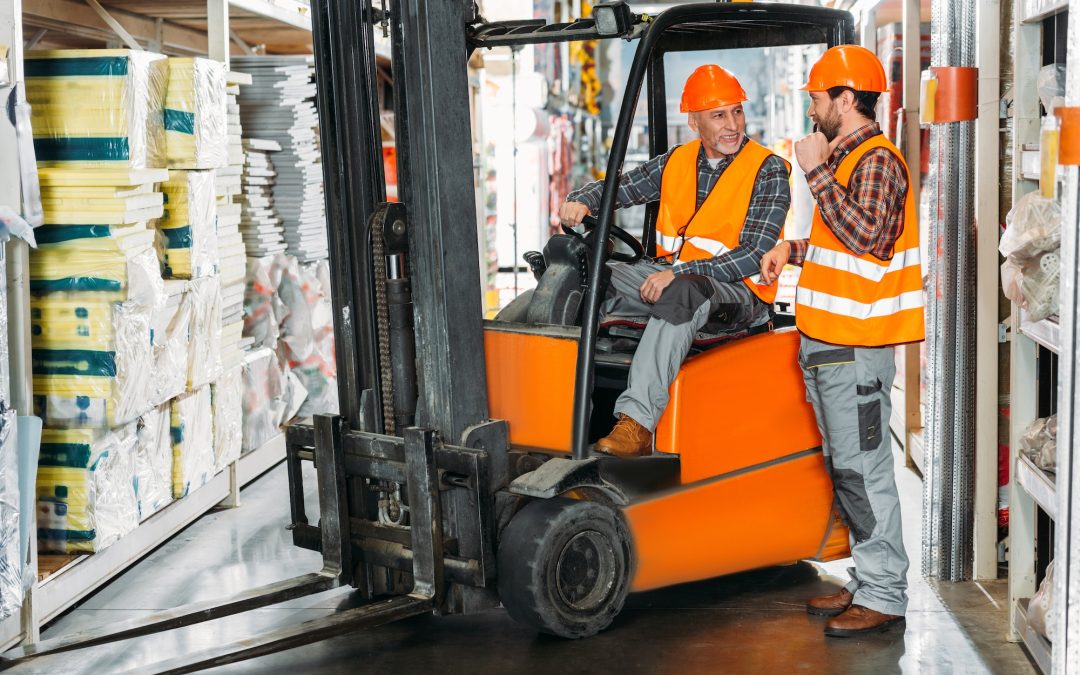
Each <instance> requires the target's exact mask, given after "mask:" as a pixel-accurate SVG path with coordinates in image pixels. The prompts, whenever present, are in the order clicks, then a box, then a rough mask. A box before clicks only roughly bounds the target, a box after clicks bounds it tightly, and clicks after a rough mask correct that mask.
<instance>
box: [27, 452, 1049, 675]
mask: <svg viewBox="0 0 1080 675" xmlns="http://www.w3.org/2000/svg"><path fill="white" fill-rule="evenodd" d="M898 482H899V485H900V491H901V501H902V503H903V509H904V522H905V541H906V543H907V547H908V549H909V551H910V554H911V558H912V565H911V571H910V572H909V575H908V576H909V582H910V585H911V589H910V593H911V603H910V609H909V612H908V618H907V629H906V632H903V633H901V632H900V631H899V630H894V631H892V632H890V633H885V634H879V635H875V636H871V637H867V638H864V639H847V640H842V639H835V638H825V637H824V635H823V633H822V628H823V623H824V620H823V619H820V618H815V617H811V616H809V615H807V613H806V612H805V610H804V604H803V603H804V602H805V600H806V598H808V597H811V596H813V595H817V594H821V593H825V592H832V591H833V590H834V589H836V588H837V587H838V585H839V583H840V580H841V579H846V576H845V574H844V568H845V562H847V561H838V562H836V563H830V564H826V565H814V564H809V563H801V564H799V565H793V566H789V567H781V568H771V569H766V570H759V571H755V572H750V573H746V574H740V575H736V576H731V577H726V578H722V579H716V580H712V581H706V582H700V583H695V584H689V585H685V586H680V587H676V588H671V589H665V590H661V591H653V592H650V593H643V594H639V595H633V596H631V597H630V598H629V600H628V602H627V606H626V609H625V610H624V611H623V613H622V614H621V615H620V617H619V618H618V619H617V620H616V622H615V623H614V625H613V626H612V627H611V628H610V629H609V630H608V631H606V632H605V633H602V634H600V635H598V636H596V637H594V638H591V639H588V640H584V641H577V642H569V641H564V640H559V639H555V638H549V637H546V636H538V635H536V634H534V633H532V632H530V631H528V630H526V629H524V628H522V627H521V626H519V625H517V624H515V623H514V622H513V621H512V620H511V619H510V618H509V617H508V616H507V615H506V614H505V612H504V611H502V610H492V611H490V612H486V613H484V614H480V615H475V616H453V617H431V616H424V617H418V618H415V619H412V620H408V621H403V622H400V623H397V624H392V625H389V626H384V627H382V628H379V629H376V630H371V631H367V632H360V633H356V634H352V635H348V636H345V637H340V638H337V639H334V640H329V641H326V642H323V643H320V644H315V645H310V646H307V647H303V648H300V649H295V650H292V651H290V652H285V653H282V654H277V655H272V656H267V657H263V658H259V659H255V660H252V661H248V662H245V663H242V664H237V665H233V666H229V667H227V668H221V669H218V670H216V671H214V672H230V673H234V672H240V673H261V674H271V673H288V674H291V675H295V674H298V673H353V672H358V671H359V670H360V669H361V668H363V670H364V671H366V672H394V673H413V672H423V671H429V672H431V673H493V672H498V673H502V672H515V673H585V672H589V673H598V672H600V673H608V672H617V673H620V675H625V674H627V673H654V672H657V673H713V672H730V673H777V672H783V673H786V672H796V671H808V672H815V673H875V674H877V673H986V672H990V673H1033V672H1034V670H1033V669H1032V667H1031V665H1030V663H1029V661H1028V660H1027V658H1026V656H1025V655H1024V653H1023V652H1022V651H1021V649H1020V648H1019V647H1018V646H1016V645H1014V644H1009V643H1007V642H1005V626H1006V614H1005V611H1004V607H1005V604H1006V603H1005V597H1006V585H1005V583H1004V582H992V583H983V584H979V583H963V584H933V583H928V582H927V581H926V580H925V579H923V578H922V576H921V574H920V571H919V570H920V565H919V563H918V560H919V552H920V546H919V541H920V527H921V522H922V518H921V507H922V500H921V484H920V481H919V479H918V478H917V477H916V476H915V475H914V474H912V473H911V472H909V471H907V470H906V469H901V468H899V465H898ZM309 485H310V482H309ZM287 491H288V487H287V484H286V479H285V469H284V466H279V467H277V468H276V469H274V470H272V471H271V472H270V473H268V474H267V475H266V476H264V477H263V478H261V479H260V480H259V481H257V482H256V483H254V484H253V485H252V486H250V487H249V488H247V489H246V490H244V492H243V500H244V501H243V505H242V506H241V507H240V508H239V509H235V510H227V511H218V512H215V513H212V514H209V515H208V516H206V517H204V518H202V519H200V520H199V521H198V522H196V523H194V524H193V525H192V526H190V527H189V528H188V529H186V530H184V531H183V532H182V533H181V534H180V535H179V536H177V537H176V538H175V539H173V540H172V541H170V542H169V543H168V544H166V545H164V546H162V547H161V548H160V549H158V550H157V551H155V552H154V553H152V554H151V555H150V556H148V557H147V558H146V559H145V560H143V561H142V562H140V563H139V564H138V565H136V566H134V567H132V568H131V569H130V570H128V571H127V572H126V573H124V574H123V575H121V576H119V577H118V578H117V579H116V580H115V581H114V582H113V583H111V584H110V585H109V586H107V587H105V588H103V589H102V590H101V591H99V592H98V593H97V594H95V595H94V596H92V597H91V598H90V599H88V600H87V601H85V602H83V603H82V604H81V605H80V606H79V607H78V608H76V609H74V610H72V611H71V612H69V613H68V614H66V615H65V616H63V617H61V618H60V619H59V620H57V621H56V622H55V623H54V625H52V626H51V627H50V628H49V629H48V630H46V631H45V632H44V634H43V636H44V637H55V636H57V635H63V634H67V633H70V632H73V631H78V630H82V629H86V628H89V627H93V626H99V625H102V624H107V623H110V622H113V621H119V620H123V619H128V618H131V617H135V616H140V615H144V614H148V613H150V612H152V611H154V610H161V609H167V608H170V607H174V606H176V605H179V604H183V603H187V602H192V601H195V600H206V599H211V598H215V597H220V596H223V595H227V594H229V593H233V592H236V591H239V590H243V589H245V588H250V587H252V586H255V585H258V584H263V583H268V582H271V581H275V580H279V579H283V578H286V577H289V576H292V575H295V574H300V573H303V572H308V571H315V570H316V569H317V568H318V566H319V556H318V555H317V554H314V553H311V552H309V551H304V550H301V549H297V548H294V547H293V546H292V545H291V543H290V541H289V538H288V536H287V533H286V531H285V530H284V525H285V524H286V522H287V518H288V506H287V500H286V494H287ZM309 512H315V511H309ZM350 606H355V599H354V598H353V597H352V595H351V593H350V592H349V591H348V590H341V589H339V590H337V591H330V592H327V593H323V594H320V595H317V596H312V597H309V598H304V599H301V600H296V601H293V602H289V603H285V604H284V605H280V606H278V607H275V608H273V609H263V610H257V611H255V612H251V613H249V614H248V615H244V616H242V617H230V618H226V619H222V620H219V621H216V622H213V623H209V624H203V625H200V626H193V627H190V628H187V629H183V630H179V631H174V632H173V633H171V634H169V635H167V636H160V637H147V638H141V639H138V640H131V641H129V642H127V643H124V644H123V645H122V646H103V647H97V648H94V649H89V650H84V651H82V652H79V653H76V654H60V655H56V656H53V657H48V658H43V659H41V660H39V661H37V662H35V663H32V664H27V665H25V666H22V667H20V668H16V669H14V670H12V672H14V673H34V672H40V673H50V674H55V673H117V672H126V671H130V672H149V670H148V668H147V667H148V666H149V665H150V664H152V663H154V662H156V661H159V660H161V659H165V658H169V657H171V656H175V655H178V654H183V653H189V652H192V651H196V650H200V649H204V648H207V647H210V646H213V645H215V644H220V643H221V642H223V641H227V640H235V639H239V638H242V637H244V636H247V635H250V634H251V633H254V632H257V631H259V630H261V629H264V628H270V627H281V626H289V625H295V624H296V623H298V622H301V621H304V620H308V619H312V618H316V617H321V616H325V615H327V614H329V613H331V612H332V611H333V610H335V609H337V608H343V607H350Z"/></svg>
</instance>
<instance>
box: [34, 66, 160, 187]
mask: <svg viewBox="0 0 1080 675" xmlns="http://www.w3.org/2000/svg"><path fill="white" fill-rule="evenodd" d="M25 72H26V95H27V99H28V100H29V102H30V104H31V124H32V126H33V129H34V150H35V152H36V153H37V159H38V162H40V163H45V164H51V163H57V162H65V163H68V162H70V163H79V164H98V163H102V162H107V163H113V164H120V165H125V166H129V167H133V168H159V167H164V166H165V153H166V151H165V130H164V126H163V120H164V115H163V107H164V102H165V91H166V87H167V86H168V78H169V67H168V60H167V59H166V58H165V57H164V56H162V55H161V54H153V53H150V52H143V51H131V50H127V49H71V50H57V51H30V52H28V53H27V55H26V58H25Z"/></svg>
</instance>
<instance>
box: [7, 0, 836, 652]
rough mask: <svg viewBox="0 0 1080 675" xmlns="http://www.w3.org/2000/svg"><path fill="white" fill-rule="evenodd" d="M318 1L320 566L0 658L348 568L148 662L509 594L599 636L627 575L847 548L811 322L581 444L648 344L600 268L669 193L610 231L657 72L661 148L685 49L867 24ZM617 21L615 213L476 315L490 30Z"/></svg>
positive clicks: (681, 385) (697, 352)
mask: <svg viewBox="0 0 1080 675" xmlns="http://www.w3.org/2000/svg"><path fill="white" fill-rule="evenodd" d="M311 5H312V26H313V39H314V44H315V56H316V71H317V81H318V89H319V98H318V106H319V114H320V126H321V141H322V152H323V170H324V177H325V193H326V206H327V218H328V236H329V243H330V250H331V260H330V263H331V277H332V300H333V307H334V322H335V323H334V328H335V336H336V340H337V349H336V353H337V360H338V381H339V401H340V414H338V415H319V416H316V417H315V418H314V420H313V421H312V422H311V423H298V424H293V425H292V426H290V427H289V428H288V430H287V436H286V438H287V458H286V463H287V468H288V472H289V487H290V490H289V492H290V494H289V500H290V506H291V513H292V522H291V524H290V525H289V528H290V530H291V533H292V537H293V542H294V544H296V545H298V546H302V547H305V548H310V549H313V550H316V551H319V552H321V554H322V558H323V566H322V568H321V569H320V570H318V571H314V572H311V573H308V574H304V575H301V576H299V577H295V578H292V579H288V580H285V581H281V582H277V583H274V584H269V585H266V586H262V587H258V588H254V589H251V590H248V591H245V592H243V593H240V594H238V595H236V596H233V597H230V598H225V599H220V600H215V601H208V602H201V603H195V604H191V605H185V606H182V607H177V608H175V609H172V610H168V611H165V612H161V613H158V614H155V615H151V616H148V617H141V618H139V619H135V620H132V621H128V622H122V623H114V624H112V625H110V626H109V627H107V628H104V629H95V630H90V631H86V632H83V633H79V634H76V635H71V636H64V637H60V638H55V639H51V640H46V641H43V642H41V643H38V644H36V645H29V646H24V647H21V648H19V649H17V650H13V651H11V652H8V653H7V654H5V655H4V656H3V660H2V661H0V667H8V666H11V665H14V664H16V663H21V662H24V661H27V660H30V659H33V658H35V657H37V656H40V655H43V654H50V653H55V652H58V651H66V650H71V649H79V648H82V647H87V646H92V645H99V644H104V643H109V642H113V641H116V640H123V639H127V638H131V637H137V636H141V635H148V634H153V633H156V632H160V631H163V630H169V629H173V628H178V627H181V626H186V625H191V624H194V623H197V622H201V621H208V620H212V619H218V618H221V617H225V616H229V615H232V614H237V613H240V612H244V611H248V610H251V609H256V608H259V607H266V606H270V605H274V604H277V603H281V602H284V601H287V600H291V599H294V598H296V597H300V596H304V595H310V594H312V593H318V592H322V591H326V590H329V589H332V588H335V587H339V586H346V585H349V586H352V587H354V588H355V589H356V592H358V593H359V594H361V596H362V597H364V598H366V599H368V600H369V601H368V602H366V603H364V604H362V605H361V606H359V607H357V608H354V609H347V610H342V611H339V612H337V613H335V614H333V615H331V616H328V617H325V618H321V619H315V620H312V621H307V622H304V623H297V624H295V625H292V626H288V627H286V628H281V629H277V630H272V631H268V632H265V633H261V634H258V635H253V636H251V637H249V638H247V639H245V640H241V641H238V642H235V643H229V644H223V645H218V646H215V647H213V648H211V649H208V650H205V651H201V652H193V653H190V654H186V655H184V656H182V657H179V658H176V659H173V660H169V661H165V662H161V663H158V664H153V665H152V666H149V667H148V668H149V669H150V671H151V672H168V673H183V672H192V671H195V670H199V669H203V668H210V667H215V666H220V665H224V664H228V663H233V662H236V661H239V660H242V659H247V658H253V657H257V656H261V655H264V654H268V653H272V652H275V651H280V650H283V649H289V648H291V647H295V646H299V645H303V644H308V643H311V642H314V641H317V640H322V639H326V638H329V637H333V636H337V635H341V634H345V633H348V632H351V631H355V630H358V629H360V628H370V627H375V626H378V625H381V624H385V623H388V622H390V621H394V620H397V619H401V618H405V617H409V616H415V615H418V614H423V613H432V612H434V613H436V614H449V613H470V612H478V611H485V610H489V609H491V608H495V607H498V606H499V605H502V606H504V607H505V608H506V610H507V611H508V612H509V614H510V615H511V616H512V617H513V618H514V619H516V620H518V621H520V622H523V623H525V624H527V625H529V626H532V627H533V628H535V629H536V630H538V631H542V632H546V633H551V634H554V635H558V636H562V637H566V638H582V637H587V636H589V635H593V634H595V633H597V632H598V631H600V630H603V629H604V628H606V627H608V626H609V625H610V624H611V622H612V621H613V619H614V618H615V617H616V616H617V615H618V613H619V611H620V610H621V609H622V606H623V603H624V600H625V598H626V595H627V593H629V592H631V591H642V590H647V589H653V588H659V587H662V586H669V585H672V584H679V583H684V582H688V581H694V580H699V579H705V578H710V577H716V576H719V575H724V574H731V573H735V572H740V571H745V570H750V569H754V568H760V567H765V566H771V565H778V564H787V563H792V562H795V561H798V560H803V559H817V560H831V559H835V558H840V557H845V556H847V555H848V552H849V551H848V531H847V528H846V527H845V526H844V525H843V524H842V523H841V522H840V521H839V518H838V516H837V511H836V509H835V508H834V496H833V491H832V484H831V482H830V480H829V477H828V475H827V474H826V470H825V466H824V461H823V456H822V452H821V447H820V445H821V438H820V436H819V433H818V429H817V427H816V425H815V422H814V416H813V412H812V410H811V408H810V406H809V404H808V403H807V401H806V397H805V392H804V389H803V383H802V378H801V374H800V371H799V368H798V366H797V363H796V352H797V348H798V335H797V333H796V332H795V330H794V328H790V327H788V328H774V327H773V324H770V325H769V327H768V328H767V329H766V330H764V331H763V332H759V333H757V334H748V333H743V334H734V335H732V334H715V333H710V332H709V331H708V326H706V330H705V332H704V333H701V334H699V335H698V338H699V339H698V340H697V341H696V342H695V348H694V350H693V351H692V354H691V356H690V357H689V358H687V360H686V361H685V362H684V363H683V365H682V368H681V370H680V372H679V375H678V377H677V378H676V380H675V382H674V384H673V385H672V387H671V400H670V403H669V405H668V407H667V409H666V411H665V412H664V415H663V417H662V419H661V420H660V423H659V426H658V428H657V432H656V436H655V439H656V440H655V446H656V450H655V452H654V453H653V454H652V455H650V456H646V457H639V458H633V459H621V458H616V457H609V456H605V455H599V454H595V453H593V452H592V451H591V450H590V444H591V443H592V442H593V441H595V440H596V439H597V438H599V437H601V436H603V435H605V434H606V433H608V432H609V431H610V429H611V427H612V425H613V422H614V420H613V417H612V415H611V411H612V406H613V403H614V400H615V398H616V397H617V396H618V394H619V393H620V392H621V391H622V390H623V389H624V388H625V386H626V373H627V371H628V368H629V363H630V359H631V357H632V355H633V349H634V347H635V340H636V337H637V334H636V333H635V327H634V326H633V325H624V324H625V322H624V323H621V324H618V325H616V324H612V325H607V326H600V325H599V321H598V316H599V309H600V302H601V299H602V298H603V296H604V290H605V285H606V283H607V278H608V274H609V272H608V267H607V262H608V261H609V260H622V261H624V262H632V261H633V260H636V259H639V258H641V257H642V256H644V255H651V254H655V246H656V243H655V241H654V240H653V239H654V235H653V232H654V229H655V227H654V226H655V219H656V211H657V207H656V205H655V204H653V205H650V206H649V207H647V209H646V217H645V222H644V224H643V229H642V232H643V235H642V237H641V238H640V239H639V238H637V237H634V236H633V235H632V234H630V233H629V232H627V231H625V230H623V229H621V228H619V227H617V226H616V225H615V224H614V223H613V220H614V218H613V216H614V208H613V207H614V200H615V192H616V185H617V181H618V177H619V175H620V174H621V169H622V165H623V160H624V156H625V153H626V148H627V142H628V138H629V134H630V129H631V125H632V122H633V117H634V112H635V109H636V108H637V104H638V98H639V95H640V93H641V90H642V87H643V86H644V88H645V91H646V95H647V109H648V114H649V136H650V151H651V153H652V154H654V155H655V154H658V153H660V152H663V151H664V150H666V149H667V147H668V139H667V131H666V130H667V127H668V123H667V117H666V101H665V58H664V57H665V55H666V54H670V53H675V52H685V51H709V50H717V49H735V48H751V47H781V46H791V45H806V44H820V45H822V46H823V47H831V46H834V45H837V44H843V43H849V42H851V41H852V39H853V34H854V21H853V19H852V17H851V15H850V14H849V13H847V12H843V11H836V10H830V9H823V8H819V7H810V6H804V5H783V4H769V3H725V2H716V3H701V4H688V5H680V6H674V7H672V8H670V9H667V10H665V11H663V12H662V13H660V14H658V15H656V16H646V15H637V14H634V13H633V12H632V11H631V9H630V7H629V6H628V5H627V4H626V3H625V2H603V3H599V4H597V5H595V6H594V8H593V13H592V16H591V17H589V18H585V19H579V20H576V21H573V22H570V23H560V24H548V23H546V22H544V21H543V20H525V21H510V22H496V23H492V22H487V21H485V20H483V18H482V17H481V16H480V15H479V13H478V11H477V7H476V5H475V3H473V2H470V1H468V0H391V1H390V2H388V3H386V4H385V5H380V6H379V7H376V6H375V5H374V3H372V2H371V1H370V0H362V1H360V2H357V1H356V0H313V1H312V3H311ZM380 29H381V30H383V31H385V32H386V33H388V34H389V35H390V37H391V44H392V69H393V80H394V87H393V92H392V96H393V103H394V106H393V107H394V112H395V125H396V138H397V147H396V153H397V173H398V185H399V192H398V195H399V198H400V200H401V201H400V202H397V203H387V202H386V192H385V186H386V184H385V179H384V176H383V163H382V143H381V131H380V110H379V108H378V101H379V99H380V98H381V97H380V95H379V94H380V92H379V90H378V88H379V87H382V86H385V85H384V83H383V82H381V81H380V80H379V79H378V78H377V77H376V73H377V65H376V60H375V51H374V32H375V31H376V30H380ZM605 39H625V40H637V50H636V53H635V56H634V60H633V65H632V67H631V70H630V75H629V77H628V80H627V83H626V90H625V95H624V97H623V101H622V107H621V110H620V112H619V117H618V123H617V126H616V127H615V131H614V138H613V143H612V146H611V153H610V157H609V159H608V164H607V172H606V179H605V184H604V191H603V198H602V203H601V207H600V210H599V214H598V217H597V219H596V221H595V222H592V223H591V224H592V227H591V228H589V229H587V231H586V232H585V233H579V232H576V231H574V230H567V231H565V232H564V233H562V234H558V235H555V236H553V237H552V238H551V240H550V241H548V242H547V244H546V246H545V248H544V251H543V252H542V254H533V255H530V256H529V261H530V264H531V265H532V266H533V268H534V273H536V274H537V275H538V277H539V279H538V283H537V287H536V289H535V290H532V291H528V292H526V293H524V294H522V295H521V296H520V297H518V298H517V299H515V300H514V301H513V302H512V303H511V304H510V305H508V306H507V307H506V308H505V309H504V310H503V311H502V312H501V313H500V314H499V315H498V316H497V317H496V319H495V320H493V321H484V320H483V318H482V315H481V312H482V307H481V296H480V288H481V285H480V279H479V268H478V265H477V260H478V256H479V251H478V246H477V237H476V223H477V218H476V212H475V199H474V194H475V192H474V182H473V181H474V178H473V167H472V158H473V148H472V139H471V138H469V134H467V133H462V132H463V130H466V129H469V128H470V118H469V114H470V112H469V102H468V81H467V71H466V62H467V60H468V58H469V56H470V55H471V54H472V52H473V51H475V50H478V49H489V48H495V47H511V48H514V47H517V46H520V45H525V44H541V43H554V42H567V41H572V40H605ZM706 59H707V57H703V60H706ZM382 93H383V94H388V92H382ZM615 240H619V241H621V242H623V245H624V247H625V248H616V247H615V246H614V241H615ZM626 249H628V250H629V253H628V252H626ZM763 389H765V390H767V393H765V394H762V393H760V392H761V391H762V390H763ZM306 462H313V463H314V466H315V474H316V487H317V493H318V497H319V507H318V508H319V513H318V518H317V520H315V521H314V522H312V519H310V518H309V517H308V513H307V511H306V508H305V502H304V496H305V483H304V471H303V465H304V463H306Z"/></svg>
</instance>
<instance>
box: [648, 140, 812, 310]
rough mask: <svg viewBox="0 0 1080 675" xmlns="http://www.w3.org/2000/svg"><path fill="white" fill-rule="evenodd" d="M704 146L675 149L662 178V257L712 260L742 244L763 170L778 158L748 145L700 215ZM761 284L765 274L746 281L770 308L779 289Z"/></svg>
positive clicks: (659, 227)
mask: <svg viewBox="0 0 1080 675" xmlns="http://www.w3.org/2000/svg"><path fill="white" fill-rule="evenodd" d="M700 148H701V141H700V140H697V141H692V142H690V143H687V144H685V145H682V146H680V147H678V148H676V149H675V151H674V152H672V153H671V156H670V157H668V161H667V163H666V164H665V165H664V174H663V176H662V177H661V179H660V212H659V214H658V215H657V218H656V249H657V255H660V256H664V255H670V254H672V253H678V256H677V259H678V261H679V262H688V261H690V260H703V259H705V258H712V257H713V256H717V255H720V254H721V253H727V252H728V251H730V250H731V249H733V248H735V247H736V246H738V245H739V234H740V233H741V232H742V228H743V223H744V222H745V221H746V212H747V210H748V209H749V208H750V197H751V196H752V195H753V193H754V184H755V183H756V182H757V176H758V172H760V171H761V166H762V164H764V163H765V160H766V159H768V158H769V157H770V156H771V155H772V154H773V153H772V151H770V150H769V149H768V148H766V147H764V146H763V145H761V144H759V143H756V142H754V141H747V142H746V145H744V146H743V148H742V150H740V151H739V154H738V155H736V156H735V159H733V160H732V161H731V164H729V165H728V167H727V168H726V169H724V173H722V174H720V178H719V179H718V180H717V181H716V185H714V186H713V189H712V191H711V192H709V196H708V197H706V198H705V201H704V202H703V203H702V204H701V208H699V209H697V211H695V210H694V207H695V206H696V204H697V175H698V169H697V159H698V152H699V150H700ZM784 164H785V165H786V166H787V168H788V171H789V172H790V171H791V165H790V164H788V162H787V161H785V162H784ZM680 240H681V241H680ZM760 281H761V275H760V274H755V275H754V276H752V277H749V278H746V279H743V282H744V283H745V284H746V285H747V286H748V287H749V288H750V290H751V291H753V292H754V295H756V296H757V297H759V298H761V301H762V302H764V303H766V304H769V305H771V304H772V303H773V300H775V299H776V285H775V284H773V285H771V286H762V285H760V284H759V282H760Z"/></svg>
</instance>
